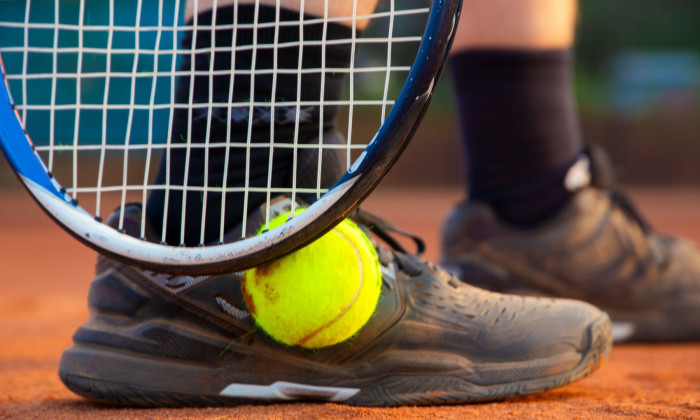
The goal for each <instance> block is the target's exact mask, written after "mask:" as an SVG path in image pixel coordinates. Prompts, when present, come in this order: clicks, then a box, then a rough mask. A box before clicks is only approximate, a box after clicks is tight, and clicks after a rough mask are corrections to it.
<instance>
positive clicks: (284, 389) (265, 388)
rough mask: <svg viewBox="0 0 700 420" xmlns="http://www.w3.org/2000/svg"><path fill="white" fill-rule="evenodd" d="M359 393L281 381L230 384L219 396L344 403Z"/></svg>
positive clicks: (350, 389) (354, 389)
mask: <svg viewBox="0 0 700 420" xmlns="http://www.w3.org/2000/svg"><path fill="white" fill-rule="evenodd" d="M358 392H360V389H359V388H338V387H332V386H314V385H305V384H297V383H293V382H283V381H279V382H275V383H273V384H271V385H250V384H230V385H228V386H227V387H226V388H224V389H223V390H222V391H221V392H220V393H219V394H220V395H225V396H228V397H243V398H256V399H264V400H270V401H279V400H287V401H291V400H309V399H312V400H322V401H330V402H343V401H347V400H349V399H350V398H352V397H353V396H355V394H357V393H358Z"/></svg>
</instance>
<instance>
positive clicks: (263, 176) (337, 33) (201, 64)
mask: <svg viewBox="0 0 700 420" xmlns="http://www.w3.org/2000/svg"><path fill="white" fill-rule="evenodd" d="M234 9H235V8H234V7H221V8H219V9H218V10H217V11H216V22H215V25H216V26H225V25H228V26H229V27H228V28H222V29H216V30H215V33H214V36H215V38H214V37H213V36H212V30H211V29H208V28H207V29H200V30H198V31H197V33H196V34H194V33H192V32H191V31H190V32H188V33H187V34H186V35H185V37H184V39H183V40H182V45H183V47H184V49H185V50H186V51H187V50H189V49H191V48H192V44H193V43H194V42H196V48H198V49H204V51H202V52H198V53H197V54H195V57H194V64H193V63H192V56H191V54H184V55H183V56H182V62H181V65H180V71H182V72H188V71H190V70H191V69H192V67H193V66H194V69H195V70H197V71H202V72H208V71H209V68H210V63H211V62H210V60H212V59H213V60H214V69H215V70H226V71H227V72H225V74H223V75H216V76H214V77H213V84H214V89H213V93H212V95H213V97H212V98H211V99H213V102H214V103H223V104H226V103H228V102H229V89H230V83H231V76H230V74H229V73H228V71H229V70H230V69H231V62H232V57H231V51H230V49H229V51H226V50H216V52H215V53H214V55H213V57H212V56H211V55H210V51H207V48H209V47H210V46H211V45H212V42H215V44H216V46H217V47H230V46H232V45H233V42H234V36H235V43H236V45H237V46H238V47H240V46H242V45H243V46H244V45H252V44H253V35H254V34H253V29H252V28H250V27H248V28H239V29H236V30H235V33H234V29H231V27H230V25H231V24H233V22H234V18H235V16H234V13H236V11H235V10H234ZM237 13H238V16H237V22H238V23H239V24H244V23H252V22H253V21H254V19H255V5H241V6H238V11H237ZM275 14H276V11H275V7H273V6H260V7H259V13H258V22H274V21H275V19H276V18H275ZM212 15H213V13H212V12H211V11H209V12H205V13H202V14H200V15H198V17H197V24H198V25H210V24H211V22H212V18H213V16H212ZM280 20H281V21H295V22H296V21H298V20H299V12H297V11H290V10H285V9H282V10H281V13H280ZM350 35H351V29H350V28H348V27H345V26H342V25H339V24H333V23H331V24H329V25H328V27H327V35H326V37H327V39H342V38H345V39H347V38H349V37H350ZM322 36H323V24H322V23H319V24H314V25H308V24H307V25H304V29H303V37H304V40H306V41H308V40H321V39H322ZM274 37H275V29H274V28H273V27H264V28H258V33H257V43H258V44H273V43H274V39H275V38H274ZM278 37H279V38H278V40H279V41H278V48H277V68H278V69H294V70H296V69H297V68H298V65H299V63H298V62H299V47H298V45H296V46H289V45H287V46H284V45H282V46H280V44H283V43H292V42H295V41H299V25H291V26H284V25H283V26H281V27H280V29H279V35H278ZM350 51H351V50H350V45H349V44H339V45H329V46H327V47H326V66H327V67H340V68H347V67H348V65H349V62H350V54H351V53H350ZM274 53H275V50H274V49H273V48H270V47H268V48H258V50H257V52H256V55H255V68H256V69H257V70H263V69H272V68H273V67H274V61H273V58H274ZM321 57H322V47H321V46H309V45H305V46H304V47H303V51H302V67H303V68H320V67H321ZM252 60H253V53H252V50H244V51H239V52H237V53H236V55H235V67H236V70H239V73H234V83H233V84H234V89H233V102H234V103H241V102H247V101H249V100H250V96H251V92H250V87H251V82H252V80H251V76H250V75H249V74H244V73H240V71H241V70H250V69H251V67H252ZM321 77H322V76H321V74H320V73H307V74H304V75H303V76H302V78H301V86H300V87H299V88H300V90H301V100H302V101H303V100H311V101H318V100H319V99H320V92H321ZM344 79H345V75H344V74H338V75H336V74H330V73H328V74H326V75H325V90H324V92H325V94H324V97H325V99H326V100H338V99H340V97H341V94H342V89H343V83H344ZM192 81H193V82H194V86H193V102H194V103H195V104H197V103H203V104H207V103H209V101H210V97H209V96H210V92H209V83H210V81H209V76H208V75H207V74H204V75H197V76H195V77H194V79H193V80H192V78H191V77H190V76H188V75H185V76H180V77H179V78H178V80H177V86H176V92H175V100H174V101H175V103H176V104H187V103H189V95H190V84H191V83H192ZM254 83H255V85H254V92H253V96H254V98H253V99H254V100H255V101H270V100H271V98H273V97H274V98H275V99H276V101H277V105H276V106H275V112H274V115H271V114H272V112H271V108H270V107H264V106H260V107H258V106H256V107H255V109H254V113H253V123H252V140H251V141H252V142H253V143H256V142H264V143H268V142H270V140H271V138H270V125H271V124H274V126H275V127H274V128H275V130H274V142H275V143H276V144H279V143H293V142H294V138H293V137H294V130H295V116H296V106H294V105H291V106H283V105H281V104H280V102H284V101H296V100H297V85H298V81H297V74H296V72H292V73H286V74H285V73H278V75H277V81H276V85H275V86H276V88H275V91H274V92H273V76H272V74H258V75H256V76H255V80H254ZM189 112H192V117H191V121H192V122H191V126H190V124H189V120H190V118H189ZM229 112H230V116H229ZM337 112H338V109H337V107H336V106H324V110H323V121H320V107H319V106H302V107H301V110H300V115H301V116H302V117H301V118H302V120H301V122H300V124H299V140H298V141H299V142H300V143H308V142H311V141H314V140H315V139H316V138H317V137H318V135H319V124H322V125H323V131H324V132H327V131H329V130H331V129H332V128H333V126H334V121H335V116H336V114H337ZM209 114H210V110H209V107H208V106H202V107H193V109H191V110H190V109H187V107H182V108H176V110H175V114H174V117H173V123H172V124H173V126H172V137H171V142H172V143H184V142H187V141H188V140H191V142H192V143H203V142H204V141H205V138H206V133H207V129H208V128H207V124H208V123H207V119H208V116H209ZM211 114H212V121H211V127H209V130H210V136H209V138H210V142H224V141H226V136H227V130H228V127H227V125H228V124H229V119H230V120H231V121H230V125H231V129H230V140H231V141H232V142H239V143H245V142H246V139H247V136H248V125H249V108H248V107H242V108H241V107H238V108H231V111H229V109H228V107H225V106H219V107H214V108H213V109H212V111H211ZM247 153H248V152H247V151H246V149H245V148H243V147H231V148H230V149H229V163H228V165H229V166H228V171H227V173H224V172H225V171H224V168H225V157H226V148H225V147H218V148H216V147H210V148H209V155H208V164H207V165H205V149H204V148H197V147H193V148H191V150H190V162H189V170H187V169H186V167H187V165H186V149H185V148H175V149H172V150H171V152H170V156H169V157H168V156H167V154H164V156H163V160H162V161H161V165H160V168H159V171H158V174H157V177H156V185H158V184H164V183H165V181H166V177H167V165H166V163H167V162H166V159H168V158H169V161H170V181H171V184H172V185H183V180H184V176H185V172H187V173H188V180H187V185H188V186H203V185H204V182H205V174H208V178H207V183H208V185H209V186H222V185H223V179H224V176H225V177H226V186H227V187H243V186H244V185H246V160H247V159H248V155H247ZM299 153H301V152H299ZM293 154H294V152H293V150H292V149H291V148H288V147H286V148H284V147H275V148H274V155H273V162H272V187H285V188H289V187H290V185H287V184H288V183H289V179H290V174H291V171H292V163H293ZM269 160H270V148H269V147H252V148H250V165H249V171H250V173H249V177H248V184H247V185H248V186H249V187H265V188H266V187H267V184H268V172H269V170H268V168H269V163H270V162H269ZM298 160H301V159H300V158H299V157H298ZM314 186H315V185H314ZM221 199H222V197H221V194H220V193H212V192H209V193H208V194H207V200H206V217H205V235H204V243H209V242H213V241H218V240H219V232H220V226H221ZM265 199H266V193H262V192H258V193H255V192H250V193H249V194H248V197H247V200H248V201H247V203H248V205H247V208H248V212H249V213H250V210H251V209H254V208H256V207H258V206H259V205H260V204H262V203H263V202H264V201H265ZM182 200H183V194H182V192H179V191H175V190H171V191H170V193H169V197H168V214H167V221H166V242H167V243H169V244H173V245H180V242H181V240H180V235H181V233H180V232H181V222H182V217H183V214H182ZM225 200H226V202H225V205H226V210H225V220H224V229H225V231H227V230H230V229H232V228H233V227H235V226H237V225H239V224H240V223H241V221H242V218H243V203H244V200H245V197H244V194H243V193H227V194H226V197H225ZM164 204H165V192H164V191H160V190H156V191H153V193H152V194H151V196H150V197H149V201H148V204H147V217H148V221H149V223H150V224H151V226H153V228H154V229H156V231H157V232H159V233H160V231H161V229H162V226H163V219H164V217H165V216H164V214H163V209H164ZM203 209H204V203H203V195H202V194H201V193H200V192H198V191H193V192H188V193H187V194H186V208H185V212H184V217H185V229H184V230H185V239H184V244H185V245H187V246H194V245H198V244H200V235H201V233H200V231H201V224H202V213H203Z"/></svg>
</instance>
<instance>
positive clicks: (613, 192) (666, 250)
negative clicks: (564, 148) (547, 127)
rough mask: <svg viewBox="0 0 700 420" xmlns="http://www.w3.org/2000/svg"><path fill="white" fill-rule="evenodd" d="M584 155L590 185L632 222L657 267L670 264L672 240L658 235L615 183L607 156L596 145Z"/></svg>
mask: <svg viewBox="0 0 700 420" xmlns="http://www.w3.org/2000/svg"><path fill="white" fill-rule="evenodd" d="M585 153H586V154H587V155H588V156H589V158H590V161H591V184H592V186H594V187H596V188H599V189H600V190H602V191H606V192H607V193H608V196H609V197H610V201H611V203H612V205H613V206H615V207H617V208H619V209H620V210H622V212H623V213H624V214H625V215H626V216H627V217H628V218H629V219H630V220H632V221H633V222H634V223H635V224H636V225H637V226H639V228H640V229H641V230H642V233H643V234H644V236H645V237H646V238H647V244H648V245H649V247H650V251H651V252H652V254H653V256H654V261H656V262H657V264H658V265H659V266H666V265H667V264H668V263H669V262H670V255H671V245H672V243H673V242H674V238H673V237H671V236H668V235H663V234H659V233H658V232H656V231H655V230H654V228H653V227H652V226H651V224H650V223H649V221H648V220H647V219H646V218H645V217H644V216H642V213H641V212H640V211H639V209H638V208H637V206H636V205H635V204H634V203H633V202H632V200H631V199H630V198H629V196H628V195H627V194H626V193H625V192H623V191H622V189H621V188H620V187H619V186H618V185H617V183H616V182H615V174H614V171H613V169H612V163H611V162H610V158H609V157H608V154H607V153H606V152H605V150H603V148H601V147H600V146H597V145H589V146H587V148H586V151H585Z"/></svg>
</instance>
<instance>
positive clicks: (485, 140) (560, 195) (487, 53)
mask: <svg viewBox="0 0 700 420" xmlns="http://www.w3.org/2000/svg"><path fill="white" fill-rule="evenodd" d="M450 66H451V68H452V74H453V79H454V82H455V86H456V90H457V103H458V117H459V119H460V124H461V129H462V142H463V146H464V147H463V149H464V151H465V161H466V163H467V173H466V176H467V185H468V189H469V190H468V197H469V198H470V199H472V200H479V201H485V202H487V203H488V204H490V205H491V206H492V207H493V209H494V210H495V211H496V213H497V214H498V215H499V216H500V217H501V218H503V219H504V220H506V221H508V222H510V223H512V224H516V225H520V226H530V225H533V224H537V223H538V222H540V221H542V220H544V219H546V218H547V217H548V216H550V215H552V214H553V213H554V212H556V211H557V210H558V209H559V208H560V207H561V206H563V205H564V204H565V203H566V201H567V200H568V199H569V198H570V197H571V195H572V194H573V193H572V191H569V190H567V189H566V188H565V186H564V179H565V177H566V174H567V172H568V171H569V169H570V168H571V166H572V165H573V164H574V163H575V162H576V160H577V158H578V157H579V155H580V153H581V152H582V150H583V144H582V141H581V137H580V133H579V126H578V117H577V114H576V107H575V103H574V98H573V93H572V81H571V73H572V70H571V67H572V54H571V52H570V51H569V50H550V51H516V50H513V51H508V50H503V51H499V50H493V51H491V50H475V51H467V52H463V53H460V54H457V55H455V56H453V57H452V58H451V61H450Z"/></svg>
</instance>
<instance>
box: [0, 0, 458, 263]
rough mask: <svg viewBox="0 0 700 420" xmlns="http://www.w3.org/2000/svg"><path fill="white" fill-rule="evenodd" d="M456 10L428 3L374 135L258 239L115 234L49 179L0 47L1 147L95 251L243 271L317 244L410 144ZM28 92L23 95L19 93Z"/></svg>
mask: <svg viewBox="0 0 700 420" xmlns="http://www.w3.org/2000/svg"><path fill="white" fill-rule="evenodd" d="M139 4H140V2H139ZM460 7H461V1H446V0H442V1H435V2H433V3H432V5H431V6H430V9H429V15H428V18H427V23H426V26H425V31H424V33H423V36H422V38H421V40H420V44H419V47H418V53H417V55H416V58H415V60H414V62H413V64H412V65H411V67H410V71H408V75H407V76H406V81H405V83H404V85H403V87H402V88H401V90H400V93H399V94H398V96H397V97H396V99H395V100H394V102H393V106H391V109H390V110H389V112H388V113H387V114H386V116H385V118H384V120H383V123H382V124H381V125H380V126H379V129H378V131H377V132H376V134H375V135H374V137H373V138H372V139H371V141H369V142H368V143H367V145H366V147H365V148H364V150H363V151H362V152H361V154H360V155H359V157H357V158H356V159H355V160H354V162H353V163H352V165H351V166H350V167H349V168H348V170H347V172H346V173H345V175H344V176H343V177H342V178H341V179H340V180H339V181H338V182H337V183H336V184H335V185H334V186H333V187H331V188H329V189H328V190H327V191H325V192H324V194H322V195H320V197H319V198H318V199H317V200H316V201H315V202H313V203H312V204H310V205H309V206H308V207H307V208H306V210H305V211H304V212H302V213H301V214H299V215H297V216H295V217H293V218H291V219H289V220H288V221H287V222H286V223H284V224H283V225H281V226H279V227H277V228H274V229H270V230H267V231H264V232H263V233H261V234H259V235H247V236H245V235H244V236H245V237H244V238H242V239H241V240H236V241H232V242H227V243H216V244H211V245H206V246H201V245H200V246H172V245H167V244H164V243H159V242H155V241H149V240H145V239H141V238H138V237H133V236H130V235H127V234H125V233H124V232H123V229H119V228H121V227H122V226H121V225H119V226H117V228H115V227H112V226H110V225H108V224H105V223H104V222H103V220H102V218H101V216H100V215H99V214H98V215H95V212H91V211H88V210H86V209H85V208H83V207H81V205H80V204H79V202H78V201H77V200H76V195H77V194H76V193H75V191H74V192H71V189H70V188H69V189H66V188H64V187H63V186H62V185H61V183H60V182H59V181H58V180H57V179H56V178H55V177H54V176H53V174H52V171H51V170H50V169H49V165H47V163H46V162H45V161H44V160H45V157H42V155H41V151H40V150H38V148H37V147H35V146H34V144H33V143H32V140H31V137H30V134H29V133H28V131H27V130H26V129H25V125H24V122H23V115H25V116H26V108H27V107H25V108H24V110H22V106H17V105H16V104H15V102H14V101H13V98H12V94H11V90H10V89H11V85H12V84H13V83H14V84H15V85H16V84H17V83H27V82H26V81H25V80H24V79H22V77H23V76H26V74H22V75H21V76H16V75H14V79H13V75H10V74H9V73H8V72H7V71H6V68H5V65H4V62H3V61H2V60H3V49H2V47H1V46H0V66H1V68H2V75H3V81H4V83H0V147H2V150H3V152H4V154H5V156H6V158H7V160H8V162H9V163H10V165H11V167H12V168H13V169H14V171H15V173H16V174H17V175H18V177H19V179H20V180H21V181H22V183H23V185H24V186H25V187H26V188H27V190H28V191H29V192H30V194H31V195H32V197H33V198H34V199H35V200H36V201H37V203H39V205H40V206H41V207H42V208H43V209H44V210H45V211H46V213H47V214H48V215H49V216H51V217H52V218H53V219H54V220H55V221H56V222H57V223H58V224H59V225H60V226H62V227H63V228H64V229H65V230H66V231H67V232H69V233H70V234H72V235H73V236H74V237H76V238H77V239H79V240H80V241H82V242H83V243H85V244H86V245H88V246H90V247H92V248H94V249H95V250H97V251H98V252H100V253H103V254H105V255H107V256H110V257H112V258H115V259H118V260H121V261H123V262H125V263H128V264H133V265H137V266H140V267H142V268H145V269H150V270H154V271H158V272H167V273H173V274H215V273H224V272H233V271H242V270H245V269H248V268H251V267H254V266H257V265H260V264H262V263H264V262H266V261H269V260H271V259H273V258H277V257H280V256H283V255H286V254H288V253H291V252H293V251H294V250H296V249H299V248H301V247H303V246H305V245H307V244H309V243H310V242H312V241H314V240H315V239H316V238H318V237H320V236H321V235H323V234H324V233H326V232H327V231H329V230H331V229H332V228H333V227H334V226H335V225H336V224H338V223H339V222H340V221H342V220H343V219H344V218H346V217H348V216H349V215H350V214H351V213H352V212H353V211H354V210H355V209H356V208H357V207H358V206H359V205H360V203H361V202H362V201H363V200H364V199H365V198H366V197H367V195H369V193H370V192H371V191H372V190H373V189H374V188H375V187H376V186H377V185H378V184H379V182H380V181H381V179H382V178H383V177H384V176H385V175H386V173H387V172H388V171H389V169H390V168H391V166H392V165H393V164H394V163H395V162H396V160H397V159H398V157H399V156H400V154H401V152H402V151H403V150H404V148H405V147H406V146H407V144H408V142H409V140H410V138H411V136H412V135H413V132H414V131H415V129H416V128H417V126H418V124H419V122H420V120H421V118H422V116H423V114H424V112H425V111H426V110H427V107H428V105H429V103H430V99H431V96H432V94H433V91H434V89H435V87H436V85H437V81H438V79H439V77H440V75H441V73H442V70H443V66H444V63H445V60H446V58H447V54H448V52H449V47H450V45H451V42H452V38H453V36H454V32H455V30H456V25H457V22H458V20H459V19H458V16H459V11H460ZM0 14H1V13H0ZM27 15H29V8H28V7H27ZM15 25H16V24H15ZM0 27H2V23H1V22H0ZM25 45H26V44H25ZM5 55H7V54H5ZM24 60H25V62H26V61H28V60H27V59H26V58H25V59H24ZM25 78H26V77H25ZM387 79H388V77H387ZM29 83H31V81H30V82H29ZM26 92H27V91H26V89H23V90H22V93H23V95H26ZM23 101H24V99H23ZM23 112H25V113H24V114H23ZM76 130H77V128H76ZM124 170H125V171H126V169H124ZM144 196H145V192H144ZM122 201H123V200H122ZM268 203H269V202H268ZM122 205H123V203H122ZM122 213H124V211H122ZM268 218H269V217H268ZM244 220H245V219H244ZM244 223H245V222H244ZM256 229H257V227H256ZM142 232H143V230H142ZM244 232H245V229H244ZM140 236H143V235H140Z"/></svg>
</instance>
